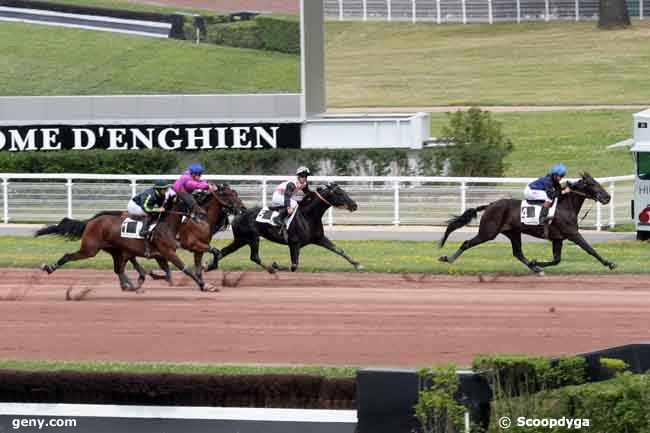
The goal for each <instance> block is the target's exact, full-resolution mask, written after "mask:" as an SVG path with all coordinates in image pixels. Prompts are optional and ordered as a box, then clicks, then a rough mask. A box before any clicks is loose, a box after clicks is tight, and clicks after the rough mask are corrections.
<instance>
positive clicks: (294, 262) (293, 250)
mask: <svg viewBox="0 0 650 433" xmlns="http://www.w3.org/2000/svg"><path fill="white" fill-rule="evenodd" d="M289 255H291V272H296V270H297V269H298V262H299V261H300V244H298V243H295V242H294V243H290V244H289Z"/></svg>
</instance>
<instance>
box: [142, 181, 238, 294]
mask: <svg viewBox="0 0 650 433" xmlns="http://www.w3.org/2000/svg"><path fill="white" fill-rule="evenodd" d="M197 202H198V204H199V206H201V207H202V208H203V209H204V210H205V211H206V213H207V219H205V220H203V219H202V220H196V219H192V220H190V221H187V222H186V223H184V224H182V225H181V226H180V228H179V229H178V239H179V240H180V244H181V247H183V248H184V249H186V250H188V251H191V252H193V253H194V266H195V267H194V272H195V273H196V276H197V277H198V278H199V280H201V281H202V280H203V265H202V260H203V254H204V253H206V252H209V253H211V254H212V255H213V257H214V258H213V260H218V256H219V250H218V249H216V248H215V247H212V246H210V240H211V239H212V236H213V235H214V234H215V233H216V232H217V231H218V230H219V229H220V228H222V227H226V228H227V226H228V215H230V214H239V212H241V211H242V210H244V209H245V207H244V204H243V203H242V201H241V199H240V198H239V194H238V193H237V191H235V190H234V189H232V188H230V186H229V185H227V184H221V185H217V190H216V191H214V192H211V193H206V195H202V196H199V198H198V199H197ZM157 261H158V264H159V265H160V267H161V268H162V270H163V271H164V272H165V275H164V276H162V275H158V274H156V273H154V272H153V271H152V272H150V273H149V275H150V276H151V277H152V278H153V279H155V280H158V279H165V280H167V281H168V282H170V283H171V271H170V270H169V264H168V263H167V261H166V260H164V259H158V260H157ZM131 263H132V264H133V265H134V267H135V268H136V270H138V272H139V273H140V274H141V275H142V272H144V271H141V268H140V266H139V265H138V263H137V262H136V261H135V259H133V260H132V261H131Z"/></svg>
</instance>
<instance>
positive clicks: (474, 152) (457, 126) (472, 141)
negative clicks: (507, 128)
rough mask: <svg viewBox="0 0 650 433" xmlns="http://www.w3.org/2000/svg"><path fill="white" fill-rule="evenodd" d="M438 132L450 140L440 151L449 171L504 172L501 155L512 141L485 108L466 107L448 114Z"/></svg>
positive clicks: (471, 173) (510, 147) (458, 173)
mask: <svg viewBox="0 0 650 433" xmlns="http://www.w3.org/2000/svg"><path fill="white" fill-rule="evenodd" d="M442 134H443V137H442V139H443V140H444V141H447V142H448V143H449V144H450V145H449V146H447V147H446V148H445V149H443V151H442V154H443V156H444V157H445V158H447V159H448V160H449V169H450V171H451V173H450V174H451V175H453V176H502V175H503V173H504V172H505V169H506V164H505V162H504V159H505V157H506V156H508V154H509V153H510V152H512V150H513V145H512V142H511V141H510V140H509V139H508V138H507V137H506V136H505V135H504V134H503V132H502V131H501V123H499V122H497V121H496V120H493V119H492V117H491V115H490V113H489V112H487V111H482V110H481V109H479V108H470V109H469V110H468V111H466V112H462V111H457V112H455V113H453V114H450V115H449V125H448V126H445V127H444V129H443V131H442Z"/></svg>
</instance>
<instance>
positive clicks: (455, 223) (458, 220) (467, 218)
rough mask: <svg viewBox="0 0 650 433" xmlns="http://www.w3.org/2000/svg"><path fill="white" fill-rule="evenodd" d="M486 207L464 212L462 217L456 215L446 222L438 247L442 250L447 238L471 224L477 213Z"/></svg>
mask: <svg viewBox="0 0 650 433" xmlns="http://www.w3.org/2000/svg"><path fill="white" fill-rule="evenodd" d="M487 207H488V205H483V206H478V207H475V208H472V209H467V210H466V211H465V212H463V214H462V215H457V216H455V217H453V218H452V219H450V220H448V221H447V224H448V225H447V230H445V234H444V235H443V237H442V239H440V243H439V245H438V246H439V247H440V248H442V247H443V246H444V245H445V242H446V241H447V238H448V237H449V235H450V234H451V233H452V232H453V231H454V230H458V229H459V228H461V227H465V226H466V225H467V224H469V223H470V222H472V220H473V219H474V218H476V215H477V214H478V213H479V212H481V211H483V210H485V209H486V208H487Z"/></svg>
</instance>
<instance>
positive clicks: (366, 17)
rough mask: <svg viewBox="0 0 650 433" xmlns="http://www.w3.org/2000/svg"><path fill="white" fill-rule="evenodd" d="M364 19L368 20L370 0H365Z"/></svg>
mask: <svg viewBox="0 0 650 433" xmlns="http://www.w3.org/2000/svg"><path fill="white" fill-rule="evenodd" d="M362 3H363V20H364V21H368V0H363V2H362Z"/></svg>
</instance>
